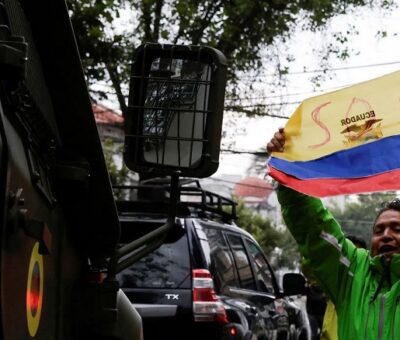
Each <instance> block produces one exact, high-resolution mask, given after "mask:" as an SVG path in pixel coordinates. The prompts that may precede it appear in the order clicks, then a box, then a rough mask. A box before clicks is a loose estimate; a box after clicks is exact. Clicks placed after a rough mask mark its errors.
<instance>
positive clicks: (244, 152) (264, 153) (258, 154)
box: [221, 149, 269, 157]
mask: <svg viewBox="0 0 400 340" xmlns="http://www.w3.org/2000/svg"><path fill="white" fill-rule="evenodd" d="M221 152H226V153H234V154H249V155H255V156H262V157H263V156H264V157H267V156H268V155H269V154H268V152H265V151H241V150H232V149H221Z"/></svg>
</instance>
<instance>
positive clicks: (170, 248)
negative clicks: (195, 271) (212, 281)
mask: <svg viewBox="0 0 400 340" xmlns="http://www.w3.org/2000/svg"><path fill="white" fill-rule="evenodd" d="M190 270H191V268H190V257H189V249H188V242H187V237H186V233H185V234H183V235H182V237H180V238H179V239H178V240H176V241H175V242H172V243H164V244H163V245H162V246H161V247H160V248H158V249H157V250H155V251H153V252H151V253H150V254H148V255H147V256H145V257H143V258H141V259H140V260H139V261H138V262H136V263H134V264H133V265H132V266H131V267H129V268H127V269H125V270H124V271H122V272H121V273H119V274H118V276H117V278H118V280H119V282H120V285H121V287H122V288H191V282H190Z"/></svg>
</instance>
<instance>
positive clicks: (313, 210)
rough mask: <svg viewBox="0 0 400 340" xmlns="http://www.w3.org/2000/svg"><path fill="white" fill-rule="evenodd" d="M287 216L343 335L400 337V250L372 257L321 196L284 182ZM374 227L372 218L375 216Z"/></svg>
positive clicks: (281, 198) (357, 339)
mask: <svg viewBox="0 0 400 340" xmlns="http://www.w3.org/2000/svg"><path fill="white" fill-rule="evenodd" d="M278 199H279V202H280V203H281V206H282V214H283V218H284V220H285V222H286V225H287V227H288V228H289V230H290V231H291V233H292V235H293V236H294V238H295V239H296V241H297V243H298V245H299V249H300V252H301V254H302V255H303V256H304V257H305V258H306V259H308V261H309V262H310V265H311V266H312V268H313V270H314V273H315V276H316V277H317V280H318V281H319V285H320V286H321V287H322V288H323V289H324V290H325V293H326V294H327V295H328V296H329V297H330V299H331V300H332V301H333V303H334V304H335V307H336V311H337V316H338V338H339V339H341V340H347V339H351V340H360V339H362V340H367V339H371V340H380V339H385V340H386V339H395V340H399V339H400V280H399V279H400V254H396V255H394V256H392V258H391V260H390V261H389V262H386V261H385V258H384V257H382V256H375V257H374V258H371V257H370V254H369V252H368V251H367V250H365V249H358V248H356V247H355V246H354V245H353V243H352V242H351V241H349V240H347V239H346V238H345V237H344V235H343V232H342V230H341V229H340V226H339V224H338V223H337V222H336V221H335V219H334V218H333V217H332V215H331V214H330V213H329V211H327V210H326V209H325V208H324V206H323V204H322V202H321V201H320V200H319V199H316V198H313V197H309V196H305V195H302V194H299V193H297V192H295V191H293V190H291V189H288V188H285V187H283V186H280V187H279V189H278ZM371 227H372V221H371Z"/></svg>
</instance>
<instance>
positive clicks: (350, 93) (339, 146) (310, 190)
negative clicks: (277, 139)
mask: <svg viewBox="0 0 400 340" xmlns="http://www.w3.org/2000/svg"><path fill="white" fill-rule="evenodd" d="M284 131H285V138H286V142H285V150H284V152H281V153H280V152H275V153H273V154H272V155H271V158H270V159H269V161H268V172H269V174H270V176H272V177H273V178H274V179H276V180H277V181H279V182H280V183H282V184H284V185H286V186H289V187H292V188H293V189H295V190H297V191H300V192H303V193H305V194H309V195H312V196H317V197H324V196H333V195H341V194H352V193H361V192H373V191H381V190H397V189H400V71H398V72H394V73H391V74H388V75H386V76H383V77H380V78H377V79H373V80H370V81H366V82H363V83H360V84H356V85H353V86H351V87H348V88H345V89H342V90H338V91H335V92H331V93H328V94H324V95H321V96H317V97H313V98H309V99H306V100H305V101H303V102H302V103H301V104H300V106H299V107H298V108H297V109H296V111H295V112H294V113H293V115H292V116H291V117H290V119H289V120H288V122H287V124H286V126H285V130H284Z"/></svg>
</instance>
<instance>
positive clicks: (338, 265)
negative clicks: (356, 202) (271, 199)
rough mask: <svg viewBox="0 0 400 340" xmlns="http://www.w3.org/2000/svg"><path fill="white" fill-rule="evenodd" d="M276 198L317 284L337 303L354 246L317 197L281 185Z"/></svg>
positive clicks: (346, 275)
mask: <svg viewBox="0 0 400 340" xmlns="http://www.w3.org/2000/svg"><path fill="white" fill-rule="evenodd" d="M278 199H279V202H280V204H281V207H282V215H283V218H284V220H285V222H286V225H287V227H288V228H289V230H290V232H291V233H292V235H293V237H294V238H295V239H296V241H297V243H298V245H299V250H300V253H301V254H302V256H304V257H305V259H306V260H307V262H309V264H310V267H311V268H312V270H313V273H314V274H315V276H316V278H317V280H318V282H319V285H320V286H321V287H322V288H323V289H324V291H325V292H326V293H327V294H328V295H329V297H330V298H331V299H332V301H333V302H335V303H336V302H337V300H338V298H339V299H340V297H339V295H340V292H341V289H342V286H343V284H344V283H345V280H346V278H347V277H348V275H349V267H350V264H351V259H354V255H355V252H356V248H355V247H354V246H353V244H352V243H351V242H349V241H347V240H346V239H345V236H344V234H343V232H342V230H341V229H340V226H339V224H338V223H337V222H336V221H335V219H334V218H333V216H332V215H331V213H330V212H329V211H328V210H326V209H325V207H324V206H323V204H322V202H321V201H320V200H319V199H317V198H314V197H310V196H306V195H303V194H300V193H298V192H296V191H294V190H291V189H289V188H287V187H284V186H282V185H280V186H279V188H278ZM350 275H351V274H350Z"/></svg>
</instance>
